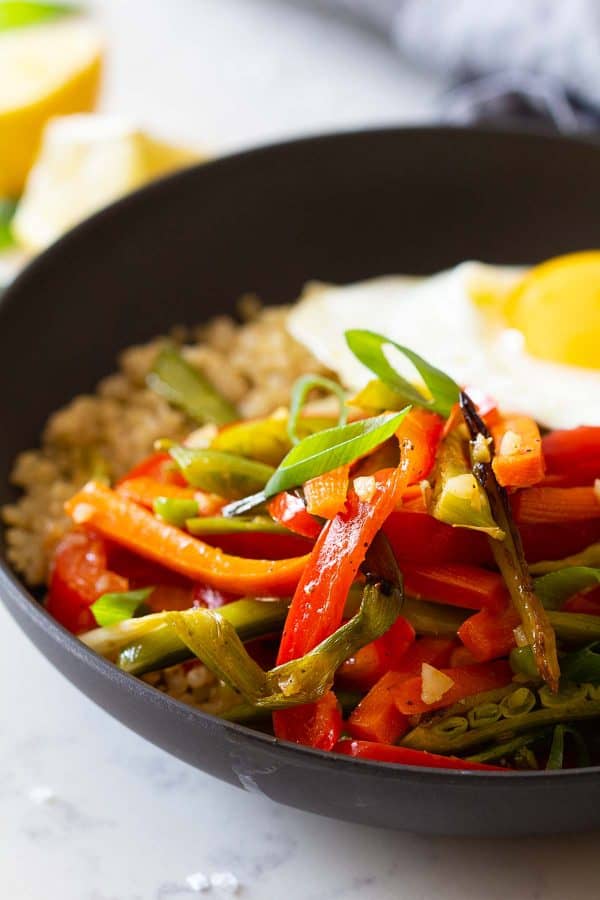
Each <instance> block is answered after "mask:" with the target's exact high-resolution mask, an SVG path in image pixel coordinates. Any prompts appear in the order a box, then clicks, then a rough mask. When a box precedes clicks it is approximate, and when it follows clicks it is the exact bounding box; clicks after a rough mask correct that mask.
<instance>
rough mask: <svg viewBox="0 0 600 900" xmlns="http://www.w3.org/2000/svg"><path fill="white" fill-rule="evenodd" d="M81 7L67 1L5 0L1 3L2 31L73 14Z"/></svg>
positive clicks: (0, 27) (0, 26)
mask: <svg viewBox="0 0 600 900" xmlns="http://www.w3.org/2000/svg"><path fill="white" fill-rule="evenodd" d="M77 12H79V8H78V7H76V6H72V5H71V4H67V3H34V2H27V0H4V2H3V3H0V31H8V30H9V29H10V28H22V27H24V26H26V25H39V24H40V23H42V22H49V21H51V20H52V19H58V18H61V17H62V16H69V15H73V13H77Z"/></svg>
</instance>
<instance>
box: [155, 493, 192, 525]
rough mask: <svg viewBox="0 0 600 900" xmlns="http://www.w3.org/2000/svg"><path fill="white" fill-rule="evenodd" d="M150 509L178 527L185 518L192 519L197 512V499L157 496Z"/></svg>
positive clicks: (183, 523)
mask: <svg viewBox="0 0 600 900" xmlns="http://www.w3.org/2000/svg"><path fill="white" fill-rule="evenodd" d="M152 509H153V510H154V512H155V513H156V515H157V516H160V518H161V519H164V521H165V522H169V524H170V525H177V526H178V527H179V528H182V527H183V526H184V525H185V523H186V520H187V519H193V518H194V517H195V516H197V515H198V513H199V509H198V501H197V500H193V499H189V500H188V499H185V500H184V499H182V498H179V497H157V498H156V500H155V501H154V502H153V504H152Z"/></svg>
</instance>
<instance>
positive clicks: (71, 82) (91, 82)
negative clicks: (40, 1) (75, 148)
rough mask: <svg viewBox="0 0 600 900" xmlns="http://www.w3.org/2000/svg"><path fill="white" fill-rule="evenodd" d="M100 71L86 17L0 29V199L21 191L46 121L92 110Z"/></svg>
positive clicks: (96, 41)
mask: <svg viewBox="0 0 600 900" xmlns="http://www.w3.org/2000/svg"><path fill="white" fill-rule="evenodd" d="M101 70H102V40H101V37H100V33H99V31H98V29H97V28H96V27H95V26H94V25H93V24H92V23H91V22H88V21H87V20H85V19H82V18H76V19H66V20H64V21H58V22H55V23H52V24H45V25H37V26H32V27H29V28H19V29H15V30H9V31H5V32H2V33H0V197H1V196H13V197H15V196H17V195H18V194H19V193H20V191H21V190H22V188H23V185H24V183H25V179H26V176H27V173H28V171H29V169H30V168H31V165H32V163H33V160H34V157H35V154H36V152H37V149H38V146H39V142H40V136H41V134H42V130H43V128H44V125H45V124H46V122H47V121H48V119H50V118H51V117H52V116H56V115H64V114H68V113H76V112H89V111H90V110H92V109H93V108H94V105H95V102H96V97H97V94H98V89H99V86H100V76H101Z"/></svg>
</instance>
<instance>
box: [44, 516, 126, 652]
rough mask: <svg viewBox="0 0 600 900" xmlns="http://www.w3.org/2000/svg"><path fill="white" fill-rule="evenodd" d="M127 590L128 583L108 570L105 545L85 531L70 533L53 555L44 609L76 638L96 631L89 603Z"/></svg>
mask: <svg viewBox="0 0 600 900" xmlns="http://www.w3.org/2000/svg"><path fill="white" fill-rule="evenodd" d="M127 590H129V583H128V581H127V579H126V578H123V577H122V576H121V575H117V574H116V573H115V572H112V571H110V570H109V568H108V560H107V549H106V543H105V541H104V540H103V539H102V538H101V537H99V536H98V535H95V534H91V533H88V532H86V531H71V532H69V533H68V534H66V535H65V536H64V537H63V539H62V540H61V541H60V543H59V544H58V546H57V547H56V550H55V552H54V557H53V561H52V566H51V570H50V585H49V593H48V598H47V600H46V609H47V610H48V612H49V613H50V615H51V616H53V617H54V618H55V619H56V620H57V621H58V622H60V623H61V625H64V626H65V628H68V629H69V631H72V632H73V634H79V633H80V632H82V631H88V630H89V629H90V628H95V627H96V620H95V618H94V614H93V613H92V611H91V609H90V606H91V605H92V603H95V601H96V600H97V599H98V598H99V597H101V596H102V594H109V593H119V594H120V593H122V592H123V591H127Z"/></svg>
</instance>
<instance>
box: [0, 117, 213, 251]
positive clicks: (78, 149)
mask: <svg viewBox="0 0 600 900" xmlns="http://www.w3.org/2000/svg"><path fill="white" fill-rule="evenodd" d="M200 158H201V157H200V156H199V154H198V153H197V152H196V151H194V150H189V149H186V148H182V147H176V146H173V145H171V144H167V143H165V142H164V141H159V140H156V139H155V138H153V137H151V136H150V135H148V134H145V133H144V132H142V131H140V130H139V129H137V128H135V127H134V126H133V125H131V124H130V123H128V122H125V121H123V120H121V119H118V118H115V117H112V116H99V115H87V116H84V115H79V116H64V117H62V118H57V119H53V120H52V121H51V122H49V123H48V126H47V128H46V130H45V132H44V135H43V138H42V146H41V150H40V154H39V156H38V159H37V161H36V163H35V165H34V167H33V169H32V170H31V172H30V175H29V177H28V179H27V183H26V186H25V192H24V194H23V196H22V198H21V201H20V203H19V205H18V207H17V212H16V215H15V217H14V219H13V222H12V231H13V234H14V235H15V237H16V239H17V241H18V242H19V244H21V246H23V247H25V248H27V249H28V250H40V249H42V248H43V247H46V246H47V245H48V244H50V243H51V242H52V241H54V240H55V239H56V238H58V237H60V235H61V234H63V233H64V232H65V231H67V230H68V229H69V228H71V227H72V226H73V225H75V224H77V222H80V221H81V220H82V219H84V218H86V216H89V215H91V213H93V212H95V211H96V210H98V209H101V208H102V207H103V206H106V205H107V204H108V203H110V202H111V201H113V200H116V199H117V198H118V197H122V196H123V195H124V194H126V193H128V192H129V191H132V190H134V189H135V188H137V187H140V186H141V185H142V184H145V183H146V182H147V181H150V180H151V179H153V178H156V177H158V176H159V175H163V174H166V173H167V172H170V171H173V170H174V169H177V168H181V167H182V166H186V165H190V164H191V163H193V162H197V161H198V160H199V159H200Z"/></svg>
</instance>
